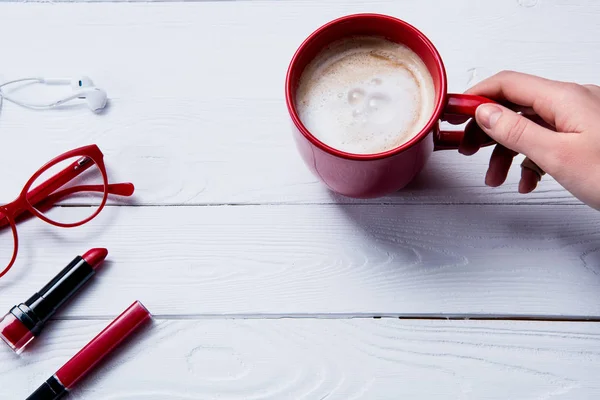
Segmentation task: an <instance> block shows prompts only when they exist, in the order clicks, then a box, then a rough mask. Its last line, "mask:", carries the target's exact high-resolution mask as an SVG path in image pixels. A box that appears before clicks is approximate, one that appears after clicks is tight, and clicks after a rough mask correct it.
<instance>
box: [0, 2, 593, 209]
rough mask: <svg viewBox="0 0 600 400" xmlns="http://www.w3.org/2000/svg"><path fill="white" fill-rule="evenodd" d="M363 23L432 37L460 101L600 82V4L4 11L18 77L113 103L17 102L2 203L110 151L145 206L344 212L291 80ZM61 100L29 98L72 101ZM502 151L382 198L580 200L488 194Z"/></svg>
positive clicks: (5, 65)
mask: <svg viewBox="0 0 600 400" xmlns="http://www.w3.org/2000/svg"><path fill="white" fill-rule="evenodd" d="M362 11H372V12H380V13H387V14H390V15H395V16H398V17H401V18H403V19H405V20H407V21H408V22H410V23H412V24H414V25H416V26H417V27H418V28H420V29H421V30H422V31H424V32H425V33H426V34H427V35H428V36H430V37H431V39H432V40H433V42H434V43H435V44H436V46H437V47H438V49H439V51H440V52H441V54H442V56H443V58H444V60H445V62H446V67H447V71H448V76H449V81H450V89H451V90H452V91H455V92H462V91H463V90H465V89H466V88H467V87H469V86H471V85H472V84H473V83H474V82H476V81H478V80H480V79H483V78H484V77H486V76H489V75H491V74H493V73H494V72H497V71H499V70H502V69H516V70H521V71H524V72H529V73H535V74H540V75H543V76H546V77H549V78H555V79H563V80H575V81H579V82H586V83H590V82H595V81H597V70H598V66H599V64H600V54H599V53H598V51H597V47H598V42H599V40H598V37H600V25H598V24H597V23H596V22H597V20H598V16H599V15H600V7H599V6H598V4H595V3H593V2H589V1H572V2H567V1H564V0H563V1H557V0H554V1H551V0H545V1H534V0H528V1H522V0H521V1H497V2H481V1H477V0H454V1H445V0H436V1H433V0H431V1H409V0H403V1H396V0H394V1H392V0H380V1H372V2H365V1H362V0H361V1H358V0H344V1H335V2H322V1H239V2H229V1H216V2H199V3H168V2H167V3H154V4H152V3H143V4H131V3H123V4H115V3H95V4H85V5H84V4H64V3H63V4H15V3H1V4H0V37H2V38H10V40H3V41H2V60H3V62H2V74H3V78H4V79H12V78H17V77H22V76H29V75H44V76H50V77H53V76H57V77H62V76H75V75H78V74H82V73H83V74H87V75H90V76H92V77H93V78H94V80H95V82H96V84H98V85H99V86H101V87H104V88H105V89H106V90H107V91H108V92H109V96H110V99H111V100H110V105H109V108H108V110H107V111H106V112H105V113H104V114H102V115H92V114H90V112H89V111H88V110H87V109H85V107H83V108H81V107H69V108H65V109H62V110H55V111H48V112H35V111H31V110H26V109H21V108H18V107H16V106H13V105H11V104H5V105H4V107H3V110H2V116H1V118H0V134H1V135H2V139H3V146H4V147H5V148H10V149H15V150H16V149H18V150H19V151H9V152H7V151H5V152H4V153H3V157H2V158H1V159H0V171H1V172H2V175H1V176H2V181H3V185H2V189H1V190H0V198H1V199H3V200H6V201H7V200H10V199H11V198H12V197H13V196H15V195H16V193H18V191H19V190H20V188H21V186H22V185H23V183H24V182H25V180H26V178H27V177H28V176H29V175H30V174H31V173H32V172H33V171H35V170H36V169H37V168H38V167H39V166H40V165H41V164H42V163H43V162H45V161H46V160H47V159H49V158H51V157H53V156H55V155H57V154H59V153H61V152H62V151H65V150H67V149H70V148H73V147H76V146H79V145H83V144H88V143H91V142H95V143H98V144H99V145H100V146H101V148H102V149H103V150H104V152H105V153H106V159H107V160H106V161H107V163H108V165H109V168H110V176H111V179H114V180H131V181H133V182H134V183H135V184H136V186H137V194H138V195H137V198H136V200H135V202H137V203H138V204H161V205H164V204H232V203H257V204H258V203H331V202H333V201H334V200H335V198H334V197H332V196H331V195H330V194H329V193H328V192H327V191H326V190H325V189H324V187H323V185H321V184H320V183H319V182H318V181H317V179H315V178H314V177H313V176H312V175H311V174H310V173H309V172H308V171H307V169H306V168H305V167H304V165H303V164H302V162H301V161H300V159H299V157H298V155H297V153H296V150H295V148H294V144H293V142H292V140H291V137H290V136H291V135H290V131H289V128H290V125H289V121H288V117H287V111H286V109H285V104H284V101H283V83H284V76H285V72H286V68H287V66H288V63H289V60H290V58H291V56H292V54H293V52H294V51H295V49H296V48H297V46H298V45H299V44H300V42H301V41H302V40H303V39H304V38H305V37H306V36H307V35H308V34H310V32H312V31H313V30H314V29H315V28H317V27H318V26H320V25H321V24H323V23H325V22H327V21H329V20H331V19H333V18H335V17H338V16H341V15H344V14H349V13H354V12H362ZM53 89H54V91H53V92H51V93H50V92H48V91H47V90H45V89H34V88H29V89H28V90H24V91H22V92H21V94H22V95H34V94H37V95H39V96H41V97H48V96H55V95H57V93H58V92H60V91H61V89H60V88H53ZM64 90H65V91H67V90H68V89H64ZM42 92H43V93H42ZM32 144H34V145H32ZM25 150H26V151H27V155H25V154H24V151H25ZM489 154H490V151H489V149H487V150H485V151H483V152H482V153H481V154H479V155H477V156H474V157H471V158H467V157H463V156H461V155H459V154H456V153H452V152H447V153H438V154H435V155H434V157H433V159H432V161H431V163H430V165H428V167H427V169H426V170H425V171H424V172H423V174H422V176H421V177H419V179H418V180H417V181H416V182H415V183H414V184H413V185H411V186H410V187H409V188H407V189H406V190H404V191H403V192H402V193H400V194H397V195H394V196H390V197H388V198H385V199H380V200H376V201H371V202H391V203H401V204H406V203H419V204H420V203H510V204H514V203H530V202H531V203H565V204H579V202H578V201H576V200H574V199H573V198H572V197H571V196H570V194H569V193H567V192H565V191H564V190H562V189H561V188H560V186H559V185H557V184H556V183H555V182H553V181H552V180H551V179H546V178H545V179H544V182H543V183H542V184H541V187H540V188H539V190H538V191H537V192H536V193H535V194H532V195H530V196H520V195H518V194H517V193H516V192H517V182H518V176H519V171H518V168H515V170H514V171H513V172H512V173H511V175H510V177H509V179H508V182H507V184H506V185H505V186H504V187H502V188H498V189H495V190H492V189H490V188H487V187H485V186H484V184H483V180H484V174H485V169H486V167H487V163H488V158H489ZM517 162H518V161H517ZM338 200H339V199H338ZM344 201H347V200H345V199H344Z"/></svg>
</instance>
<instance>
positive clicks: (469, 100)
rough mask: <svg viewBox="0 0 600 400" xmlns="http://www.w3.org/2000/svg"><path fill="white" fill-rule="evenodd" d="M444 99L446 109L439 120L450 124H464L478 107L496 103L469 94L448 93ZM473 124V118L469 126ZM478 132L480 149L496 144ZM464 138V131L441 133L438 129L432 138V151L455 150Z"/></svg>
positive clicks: (473, 115) (481, 132)
mask: <svg viewBox="0 0 600 400" xmlns="http://www.w3.org/2000/svg"><path fill="white" fill-rule="evenodd" d="M446 99H447V100H446V107H445V108H444V111H443V113H442V118H441V119H442V121H449V122H451V123H452V122H453V123H462V122H465V121H467V120H468V119H469V118H473V117H475V110H476V109H477V107H479V106H480V105H482V104H485V103H496V102H495V101H493V100H490V99H487V98H485V97H481V96H474V95H470V94H451V93H449V94H448V95H447V96H446ZM473 123H476V122H475V119H474V118H473V119H472V120H471V121H469V124H473ZM468 127H469V125H467V128H466V129H468ZM479 131H480V132H479V134H480V135H482V137H481V138H478V139H479V140H478V141H479V143H480V144H481V147H485V146H490V145H493V144H495V143H496V142H494V140H492V138H490V137H489V136H488V135H486V134H485V133H483V131H481V130H479ZM464 136H465V131H464V130H456V131H443V130H439V129H438V131H437V133H436V135H435V136H434V150H456V149H458V146H459V145H460V142H461V141H462V139H463V137H464Z"/></svg>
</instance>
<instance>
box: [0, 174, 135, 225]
mask: <svg viewBox="0 0 600 400" xmlns="http://www.w3.org/2000/svg"><path fill="white" fill-rule="evenodd" d="M79 192H99V193H102V192H104V185H80V186H73V187H69V188H66V189H63V190H59V191H58V192H56V193H52V194H51V195H50V196H47V197H46V198H45V199H42V200H40V201H38V202H36V203H34V202H31V205H32V206H34V207H35V208H37V209H38V210H40V211H46V210H48V209H49V208H50V207H52V206H53V205H54V204H56V203H58V202H59V201H60V200H61V199H62V198H63V197H66V196H69V195H71V194H75V193H79ZM107 192H108V194H113V195H117V196H131V195H132V194H133V192H134V186H133V184H132V183H113V184H110V185H108V187H107ZM26 212H27V209H22V210H17V211H16V212H15V214H14V215H13V218H14V219H15V220H17V219H18V218H19V217H20V216H21V215H23V214H24V213H26ZM7 225H8V221H7V220H6V218H4V214H3V213H2V212H1V211H0V229H1V228H4V227H5V226H7Z"/></svg>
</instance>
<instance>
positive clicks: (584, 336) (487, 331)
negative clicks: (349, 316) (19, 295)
mask: <svg viewBox="0 0 600 400" xmlns="http://www.w3.org/2000/svg"><path fill="white" fill-rule="evenodd" d="M122 305H123V306H125V305H126V304H122ZM107 323H108V321H59V322H56V323H55V324H53V326H52V329H51V330H49V331H48V332H47V334H46V335H44V336H43V337H40V338H39V340H38V341H37V342H36V343H35V344H34V345H33V346H34V347H33V348H31V349H30V350H31V351H28V352H25V353H23V355H22V356H21V357H15V356H12V355H11V354H10V350H8V348H7V347H6V346H3V348H0V355H1V356H2V357H1V358H0V383H1V384H0V396H2V398H7V399H8V398H10V399H13V398H24V397H25V396H26V395H28V394H29V393H30V392H31V391H33V390H34V389H35V388H36V387H37V386H38V385H39V384H40V383H41V382H42V381H43V380H44V379H46V378H47V377H49V376H50V374H52V373H53V372H54V371H55V370H56V369H57V368H58V367H60V366H61V365H62V363H64V362H65V361H66V360H67V359H68V358H69V357H71V356H72V355H73V354H75V353H76V352H77V351H78V349H79V348H80V347H82V346H83V345H84V344H85V343H87V341H88V340H90V339H91V338H92V337H93V336H94V335H95V334H96V333H97V332H99V331H100V330H101V329H102V328H103V327H104V326H105V325H106V324H107ZM599 365H600V325H599V324H595V323H591V324H590V323H536V324H534V325H533V324H532V323H530V322H493V323H492V322H477V321H448V322H440V321H437V322H431V321H410V322H409V321H399V320H397V319H396V320H393V319H390V320H387V319H382V320H372V319H360V320H321V319H310V320H293V319H292V320H289V319H284V320H200V321H198V320H158V321H155V323H154V324H153V325H152V326H150V327H148V328H146V329H145V330H143V331H140V332H138V334H137V335H136V336H135V337H134V338H132V340H130V341H128V342H127V343H126V344H125V345H124V346H123V347H121V348H119V349H118V351H117V352H116V353H115V354H114V355H113V356H112V357H110V358H109V359H108V360H107V361H106V362H103V363H102V364H100V366H99V368H98V369H97V370H94V371H93V373H92V374H91V375H90V376H88V377H87V378H86V379H84V380H83V381H81V382H80V384H79V386H78V387H77V389H76V390H75V391H74V392H73V393H72V396H73V398H77V399H79V398H82V399H86V400H94V399H147V400H158V399H165V398H169V399H173V400H180V399H181V400H184V399H283V398H285V399H325V398H327V399H399V398H419V399H498V400H500V399H515V398H518V399H550V398H552V399H554V398H560V399H563V398H564V399H567V398H568V399H592V398H597V397H598V396H599V395H600V384H599V383H598V379H597V373H596V371H597V370H598V366H599ZM125 377H126V379H125Z"/></svg>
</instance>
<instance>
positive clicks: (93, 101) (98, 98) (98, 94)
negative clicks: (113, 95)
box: [78, 87, 108, 112]
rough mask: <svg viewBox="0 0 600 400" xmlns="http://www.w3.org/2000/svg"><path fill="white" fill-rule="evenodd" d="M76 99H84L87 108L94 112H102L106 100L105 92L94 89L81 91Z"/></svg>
mask: <svg viewBox="0 0 600 400" xmlns="http://www.w3.org/2000/svg"><path fill="white" fill-rule="evenodd" d="M78 97H79V98H84V99H86V101H87V104H88V107H89V108H90V110H92V111H94V112H98V111H100V110H102V109H103V108H104V107H105V106H106V100H107V99H108V95H107V94H106V92H105V91H104V90H102V89H99V88H96V87H94V88H91V89H86V90H84V91H82V92H81V95H80V96H78Z"/></svg>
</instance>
